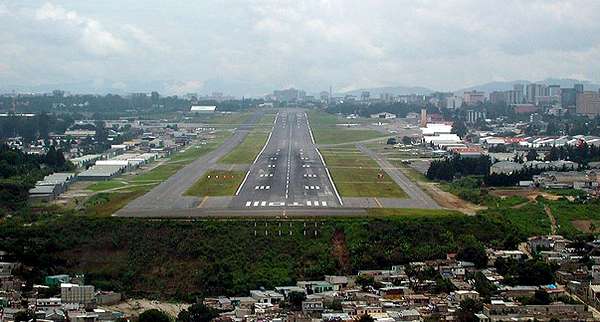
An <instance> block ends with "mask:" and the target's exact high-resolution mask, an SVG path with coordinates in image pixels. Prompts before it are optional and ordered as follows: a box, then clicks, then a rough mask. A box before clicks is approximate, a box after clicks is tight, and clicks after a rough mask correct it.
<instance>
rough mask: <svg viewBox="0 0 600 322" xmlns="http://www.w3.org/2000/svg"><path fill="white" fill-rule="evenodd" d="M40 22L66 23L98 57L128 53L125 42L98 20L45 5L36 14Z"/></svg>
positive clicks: (87, 48)
mask: <svg viewBox="0 0 600 322" xmlns="http://www.w3.org/2000/svg"><path fill="white" fill-rule="evenodd" d="M35 18H36V19H37V20H40V21H52V22H57V23H64V24H66V25H68V26H70V27H72V28H75V29H76V30H77V31H78V32H79V36H80V37H79V41H80V43H81V45H82V47H83V48H84V49H86V50H87V51H88V52H89V53H92V54H94V55H98V56H109V55H113V54H122V53H125V52H127V51H128V48H127V44H126V43H125V41H124V40H122V39H121V38H119V37H118V36H116V35H114V34H113V33H111V32H109V31H108V30H106V29H105V28H104V26H103V25H102V24H101V23H100V22H99V21H97V20H95V19H91V18H88V17H84V16H81V15H80V14H79V13H77V12H76V11H69V10H66V9H64V8H62V7H60V6H56V5H54V4H52V3H49V2H48V3H45V4H44V5H42V6H41V7H40V8H39V9H37V11H36V13H35Z"/></svg>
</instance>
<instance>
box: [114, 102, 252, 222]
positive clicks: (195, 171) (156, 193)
mask: <svg viewBox="0 0 600 322" xmlns="http://www.w3.org/2000/svg"><path fill="white" fill-rule="evenodd" d="M262 115H263V113H262V112H256V113H255V114H253V115H252V116H251V117H250V118H249V119H248V120H247V121H246V122H245V123H244V124H242V125H241V126H240V127H238V128H237V129H236V131H235V133H234V134H233V135H232V136H231V137H230V138H228V139H227V140H225V142H224V143H223V144H221V145H220V146H219V147H217V148H216V149H215V150H213V151H211V152H209V153H207V154H205V155H203V156H202V157H200V158H198V159H197V160H195V161H194V162H192V163H190V164H188V165H187V166H185V167H184V168H183V169H181V170H179V171H178V172H177V173H175V174H174V175H172V176H171V177H169V179H167V180H165V181H164V182H162V183H160V184H159V185H158V186H156V187H154V188H153V189H152V190H150V191H149V192H147V193H146V194H144V195H143V196H140V197H138V198H137V199H135V200H133V201H132V202H130V203H129V204H128V205H126V206H125V207H124V208H123V209H121V210H119V211H118V212H117V215H132V214H135V213H138V212H142V211H154V210H171V209H186V208H194V207H195V206H196V204H197V203H198V198H196V197H187V196H183V194H184V192H185V191H186V190H188V189H189V188H190V187H191V186H192V185H193V184H194V183H195V182H196V181H198V179H200V178H201V177H202V176H203V175H204V174H205V173H206V172H207V171H208V170H210V169H211V167H213V166H214V165H215V164H216V163H217V161H218V160H219V159H221V158H222V157H223V156H225V155H226V154H227V153H229V152H231V150H233V149H234V148H235V147H236V146H238V145H239V144H240V143H241V142H242V141H243V140H244V138H245V137H246V135H247V134H248V132H249V131H250V130H251V129H252V126H253V124H255V123H256V122H258V121H259V120H260V118H261V117H262Z"/></svg>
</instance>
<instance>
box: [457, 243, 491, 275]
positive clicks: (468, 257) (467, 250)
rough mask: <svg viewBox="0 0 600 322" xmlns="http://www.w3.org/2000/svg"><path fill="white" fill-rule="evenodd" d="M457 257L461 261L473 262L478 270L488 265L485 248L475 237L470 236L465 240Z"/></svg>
mask: <svg viewBox="0 0 600 322" xmlns="http://www.w3.org/2000/svg"><path fill="white" fill-rule="evenodd" d="M456 257H457V258H458V259H460V260H464V261H467V262H473V263H474V264H475V266H476V267H477V268H483V267H485V266H486V265H487V254H486V253H485V247H484V246H483V244H482V243H481V242H479V241H478V240H477V239H476V238H475V237H474V236H473V235H468V236H466V237H465V238H464V239H463V242H462V245H461V247H460V249H459V250H458V252H457V253H456Z"/></svg>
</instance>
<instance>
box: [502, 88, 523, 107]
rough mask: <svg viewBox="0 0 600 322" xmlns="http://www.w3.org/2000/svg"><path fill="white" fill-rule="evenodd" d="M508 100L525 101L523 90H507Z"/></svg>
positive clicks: (512, 101)
mask: <svg viewBox="0 0 600 322" xmlns="http://www.w3.org/2000/svg"><path fill="white" fill-rule="evenodd" d="M506 102H507V103H508V104H521V103H523V91H517V90H512V91H507V92H506Z"/></svg>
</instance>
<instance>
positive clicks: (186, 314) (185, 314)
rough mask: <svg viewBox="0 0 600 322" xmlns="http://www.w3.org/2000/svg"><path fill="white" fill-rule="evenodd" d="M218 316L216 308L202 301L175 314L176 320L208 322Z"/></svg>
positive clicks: (179, 321)
mask: <svg viewBox="0 0 600 322" xmlns="http://www.w3.org/2000/svg"><path fill="white" fill-rule="evenodd" d="M218 316H219V312H217V310H215V309H212V308H209V307H208V306H206V305H204V304H203V303H196V304H193V305H192V306H190V307H189V308H188V309H187V310H183V311H181V312H180V313H179V314H178V315H177V322H210V321H211V320H212V319H214V318H216V317H218Z"/></svg>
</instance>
